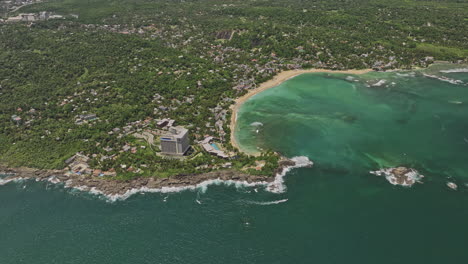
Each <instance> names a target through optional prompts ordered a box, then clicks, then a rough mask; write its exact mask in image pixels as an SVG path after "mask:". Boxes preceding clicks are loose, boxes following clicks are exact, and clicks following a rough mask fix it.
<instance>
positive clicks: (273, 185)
mask: <svg viewBox="0 0 468 264" xmlns="http://www.w3.org/2000/svg"><path fill="white" fill-rule="evenodd" d="M291 160H292V161H294V162H295V165H293V166H288V167H284V168H283V170H282V171H281V172H280V173H278V174H277V175H275V179H274V181H273V182H266V181H260V182H252V183H249V182H247V181H234V180H221V179H219V178H218V179H214V180H207V181H204V182H201V183H199V184H196V185H189V186H181V187H161V188H148V187H141V188H134V189H130V190H128V191H126V192H125V193H123V194H112V195H109V194H105V193H104V192H103V191H101V190H98V189H96V187H92V188H90V187H88V186H74V187H72V186H71V184H72V181H71V180H68V181H66V182H65V186H64V187H65V188H72V189H74V190H78V191H83V192H89V193H91V194H94V195H98V196H103V197H105V198H106V199H107V200H108V201H109V202H115V201H122V200H125V199H127V198H129V197H130V196H132V195H134V194H137V193H176V192H181V191H186V190H197V189H198V190H200V191H201V192H202V193H203V192H205V191H206V190H207V188H208V186H210V185H221V184H224V185H227V186H235V187H236V188H242V187H256V186H265V187H266V188H265V190H266V191H269V192H272V193H283V192H285V191H286V186H285V185H284V176H285V175H286V173H288V172H289V171H290V170H292V169H294V168H301V167H310V166H312V165H313V162H312V161H310V160H309V158H307V157H305V156H299V157H293V158H292V159H291ZM23 180H25V179H24V178H13V179H0V186H1V185H5V184H7V183H9V182H21V181H23ZM37 180H38V179H36V181H37ZM47 181H49V182H51V183H59V182H58V181H57V179H56V178H55V177H54V176H51V177H49V178H47ZM280 201H282V200H280Z"/></svg>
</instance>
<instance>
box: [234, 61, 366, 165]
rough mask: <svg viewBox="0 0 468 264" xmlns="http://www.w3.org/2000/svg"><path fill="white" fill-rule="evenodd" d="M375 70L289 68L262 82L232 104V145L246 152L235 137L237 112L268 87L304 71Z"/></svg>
mask: <svg viewBox="0 0 468 264" xmlns="http://www.w3.org/2000/svg"><path fill="white" fill-rule="evenodd" d="M371 71H373V70H372V69H362V70H328V69H305V70H289V71H282V72H280V73H278V74H277V75H275V76H274V77H273V78H272V79H270V80H268V81H266V82H264V83H262V84H260V85H259V86H258V87H256V88H254V89H251V90H249V91H248V92H247V93H246V94H244V95H243V96H241V97H239V98H237V99H236V100H235V103H234V104H233V105H232V106H231V111H232V115H231V123H230V128H231V138H230V141H231V145H232V146H233V147H235V148H237V149H238V150H239V151H241V152H244V153H246V152H245V151H244V150H242V148H241V147H240V145H239V143H238V142H237V140H236V137H235V135H234V134H235V128H236V122H237V113H238V111H239V109H240V108H241V107H242V105H243V104H244V103H245V102H246V101H247V100H248V99H250V98H251V97H252V96H254V95H256V94H259V93H261V92H263V91H265V90H267V89H270V88H273V87H275V86H278V85H280V84H281V83H282V82H284V81H287V80H289V79H291V78H294V77H296V76H298V75H301V74H304V73H344V74H365V73H368V72H371ZM246 154H249V155H253V156H258V155H260V154H261V153H260V152H255V153H246Z"/></svg>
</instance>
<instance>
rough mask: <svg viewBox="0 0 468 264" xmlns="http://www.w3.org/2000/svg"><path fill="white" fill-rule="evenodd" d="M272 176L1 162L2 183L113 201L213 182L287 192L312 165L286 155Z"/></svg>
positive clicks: (192, 188) (227, 171) (228, 172)
mask: <svg viewBox="0 0 468 264" xmlns="http://www.w3.org/2000/svg"><path fill="white" fill-rule="evenodd" d="M278 165H279V167H278V168H277V169H276V171H275V173H274V175H273V176H274V177H272V176H260V175H250V174H246V173H243V172H240V171H236V170H219V171H211V172H206V173H200V174H188V175H173V176H170V177H167V178H156V177H138V178H134V179H131V180H126V181H119V180H113V179H105V178H100V177H93V176H91V177H90V176H86V175H77V174H68V173H67V171H65V170H40V169H32V168H25V167H22V168H9V167H7V166H2V165H1V164H0V175H3V177H0V186H2V185H5V184H8V183H11V182H18V181H25V180H35V181H41V182H50V183H52V184H63V185H64V188H70V189H76V190H79V191H83V192H89V193H92V194H96V195H100V196H103V197H105V198H106V199H107V200H108V201H110V202H115V201H117V200H125V199H127V198H128V197H130V196H132V195H134V194H137V193H173V192H180V191H184V190H195V189H200V188H201V189H205V188H206V187H207V186H209V185H213V184H214V185H216V184H226V185H235V186H236V187H237V186H244V187H253V186H264V187H265V191H268V192H272V193H283V192H284V191H285V190H286V186H285V185H284V179H283V178H284V177H285V175H286V173H287V172H288V171H289V170H291V169H294V168H301V167H311V166H312V165H313V162H312V161H310V160H309V159H308V158H307V157H293V158H291V159H286V158H282V159H281V160H280V161H279V164H278Z"/></svg>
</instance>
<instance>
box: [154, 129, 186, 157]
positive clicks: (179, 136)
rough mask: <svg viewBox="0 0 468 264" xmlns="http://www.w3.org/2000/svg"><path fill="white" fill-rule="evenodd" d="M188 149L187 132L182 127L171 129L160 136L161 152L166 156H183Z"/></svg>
mask: <svg viewBox="0 0 468 264" xmlns="http://www.w3.org/2000/svg"><path fill="white" fill-rule="evenodd" d="M189 148H190V142H189V138H188V130H187V129H186V128H183V127H171V128H169V131H168V133H166V134H164V135H162V136H161V152H162V153H163V154H167V155H184V154H185V153H186V152H187V150H188V149H189Z"/></svg>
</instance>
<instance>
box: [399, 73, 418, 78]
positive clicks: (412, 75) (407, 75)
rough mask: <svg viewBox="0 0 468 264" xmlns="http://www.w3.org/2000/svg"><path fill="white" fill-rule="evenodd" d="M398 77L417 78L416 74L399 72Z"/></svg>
mask: <svg viewBox="0 0 468 264" xmlns="http://www.w3.org/2000/svg"><path fill="white" fill-rule="evenodd" d="M396 75H398V76H401V77H416V73H415V72H409V73H398V72H397V74H396Z"/></svg>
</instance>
